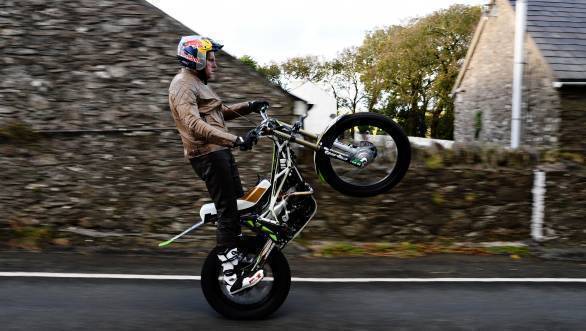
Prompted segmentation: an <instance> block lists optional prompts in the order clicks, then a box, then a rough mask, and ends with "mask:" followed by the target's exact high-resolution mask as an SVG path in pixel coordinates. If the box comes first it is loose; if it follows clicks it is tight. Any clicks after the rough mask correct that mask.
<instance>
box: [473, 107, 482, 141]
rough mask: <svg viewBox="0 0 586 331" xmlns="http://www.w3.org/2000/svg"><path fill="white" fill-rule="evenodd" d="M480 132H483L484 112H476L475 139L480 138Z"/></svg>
mask: <svg viewBox="0 0 586 331" xmlns="http://www.w3.org/2000/svg"><path fill="white" fill-rule="evenodd" d="M480 131H482V112H481V111H479V112H476V114H475V116H474V139H476V140H478V138H480Z"/></svg>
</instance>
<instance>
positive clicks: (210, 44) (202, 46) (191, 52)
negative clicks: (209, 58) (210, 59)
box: [177, 35, 224, 70]
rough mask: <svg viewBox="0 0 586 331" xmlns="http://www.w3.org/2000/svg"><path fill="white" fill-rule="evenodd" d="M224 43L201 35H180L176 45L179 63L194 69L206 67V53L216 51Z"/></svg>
mask: <svg viewBox="0 0 586 331" xmlns="http://www.w3.org/2000/svg"><path fill="white" fill-rule="evenodd" d="M222 47H224V45H222V44H220V43H217V42H215V41H213V40H212V39H210V38H207V37H202V36H197V35H194V36H184V37H181V40H180V41H179V45H178V46H177V58H178V59H179V63H181V65H183V66H185V67H188V68H192V69H195V70H202V69H203V68H205V67H206V54H207V53H208V52H210V51H211V52H217V51H219V50H220V49H222Z"/></svg>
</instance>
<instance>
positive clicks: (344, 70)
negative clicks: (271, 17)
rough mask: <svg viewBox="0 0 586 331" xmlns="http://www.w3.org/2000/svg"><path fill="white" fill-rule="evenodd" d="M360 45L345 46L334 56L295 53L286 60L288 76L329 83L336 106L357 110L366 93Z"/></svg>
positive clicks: (324, 84)
mask: <svg viewBox="0 0 586 331" xmlns="http://www.w3.org/2000/svg"><path fill="white" fill-rule="evenodd" d="M357 51H358V50H357V48H347V49H344V50H343V51H342V52H341V53H340V54H338V56H337V57H336V58H335V59H333V60H329V61H326V60H322V59H320V58H318V57H316V56H305V57H294V58H290V59H288V60H287V61H285V62H284V63H283V64H282V70H283V74H284V75H285V76H286V79H301V80H306V81H309V82H313V83H316V84H318V85H323V86H325V87H327V88H328V89H329V90H330V92H331V93H332V95H333V96H334V99H335V100H336V108H337V110H338V112H339V111H340V110H346V111H348V112H351V113H355V112H356V110H357V109H358V106H359V105H360V104H361V103H362V102H363V100H364V98H365V97H366V96H365V94H364V88H363V87H362V82H361V80H360V74H359V71H358V61H357V57H356V54H357Z"/></svg>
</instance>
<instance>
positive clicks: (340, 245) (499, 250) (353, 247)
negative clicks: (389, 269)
mask: <svg viewBox="0 0 586 331" xmlns="http://www.w3.org/2000/svg"><path fill="white" fill-rule="evenodd" d="M300 244H302V245H303V246H305V247H307V248H309V249H310V251H311V252H312V255H313V256H316V257H349V256H388V257H396V258H412V257H418V256H425V255H432V254H464V255H508V256H510V257H511V258H512V259H520V258H522V257H527V256H529V255H530V252H529V249H528V248H527V247H524V246H493V247H481V246H477V245H473V244H471V245H468V246H462V245H457V244H455V243H452V242H450V241H438V242H432V243H411V242H401V243H385V242H380V243H360V242H310V241H304V242H303V243H300Z"/></svg>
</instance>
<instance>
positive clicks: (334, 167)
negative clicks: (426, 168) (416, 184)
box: [315, 113, 411, 197]
mask: <svg viewBox="0 0 586 331" xmlns="http://www.w3.org/2000/svg"><path fill="white" fill-rule="evenodd" d="M319 144H320V146H321V147H322V149H321V150H319V151H318V152H316V154H315V167H316V171H317V172H318V175H319V176H320V177H322V178H323V180H324V181H325V182H327V183H328V184H329V185H330V186H331V187H332V188H334V189H335V190H337V191H338V192H341V193H343V194H346V195H349V196H355V197H371V196H375V195H379V194H381V193H385V192H387V191H389V190H390V189H391V188H393V187H394V186H395V185H397V184H398V183H399V182H400V181H401V179H402V178H403V177H404V176H405V174H406V173H407V170H408V169H409V164H410V163H411V145H410V143H409V139H408V138H407V136H406V135H405V133H404V132H403V130H402V129H401V127H400V126H399V125H397V124H396V123H395V122H393V121H392V120H391V119H390V118H388V117H385V116H383V115H380V114H376V113H356V114H352V115H346V116H343V117H341V118H340V119H339V120H338V121H337V122H336V123H334V124H333V125H332V126H331V127H329V128H328V129H327V131H326V132H324V134H323V135H322V136H321V138H320V141H319ZM336 145H338V146H340V145H341V146H344V145H345V146H353V147H356V146H373V147H374V148H375V149H376V150H377V153H376V156H375V157H374V158H373V160H372V163H369V164H367V165H366V166H365V167H363V168H358V167H355V166H353V165H351V164H349V163H347V162H345V161H340V160H337V159H335V158H332V157H330V156H328V155H326V154H325V152H324V150H323V147H326V148H328V149H333V150H336V148H338V149H339V147H336Z"/></svg>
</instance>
